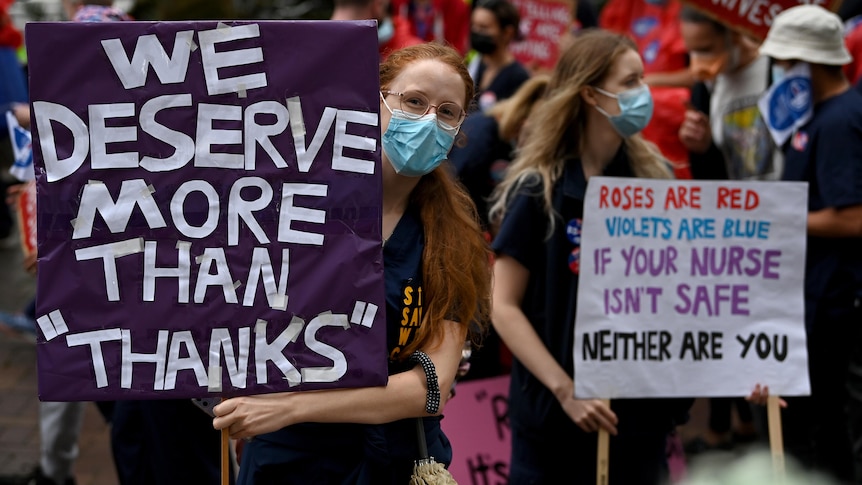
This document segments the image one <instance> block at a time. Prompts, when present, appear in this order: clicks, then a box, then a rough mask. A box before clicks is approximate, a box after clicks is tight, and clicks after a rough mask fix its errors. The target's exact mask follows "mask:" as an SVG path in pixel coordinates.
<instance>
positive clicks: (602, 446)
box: [596, 399, 611, 485]
mask: <svg viewBox="0 0 862 485" xmlns="http://www.w3.org/2000/svg"><path fill="white" fill-rule="evenodd" d="M603 402H604V403H605V404H606V405H607V406H608V407H610V405H611V400H610V399H603ZM598 444H599V446H598V450H597V452H596V485H608V473H609V469H610V467H609V457H610V452H609V451H610V445H611V435H610V434H608V430H606V429H604V428H599V443H598Z"/></svg>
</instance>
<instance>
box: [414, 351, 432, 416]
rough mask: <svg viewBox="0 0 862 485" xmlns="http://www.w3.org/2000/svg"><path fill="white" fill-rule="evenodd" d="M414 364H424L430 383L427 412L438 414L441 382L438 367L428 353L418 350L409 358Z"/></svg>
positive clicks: (426, 378)
mask: <svg viewBox="0 0 862 485" xmlns="http://www.w3.org/2000/svg"><path fill="white" fill-rule="evenodd" d="M408 360H409V361H410V362H412V363H414V364H420V365H422V370H423V371H425V380H426V381H427V385H428V395H427V397H426V398H425V412H427V413H428V414H437V411H438V410H439V409H440V383H439V382H438V381H437V369H436V368H435V367H434V362H432V361H431V357H428V354H426V353H425V352H422V351H421V350H417V351H416V352H414V353H413V354H412V355H410V358H409V359H408Z"/></svg>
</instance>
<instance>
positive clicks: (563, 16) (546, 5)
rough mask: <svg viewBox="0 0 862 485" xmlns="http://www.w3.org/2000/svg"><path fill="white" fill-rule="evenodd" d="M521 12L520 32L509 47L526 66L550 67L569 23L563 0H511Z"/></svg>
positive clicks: (568, 4)
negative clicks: (519, 38) (517, 39)
mask: <svg viewBox="0 0 862 485" xmlns="http://www.w3.org/2000/svg"><path fill="white" fill-rule="evenodd" d="M512 3H513V4H514V5H515V6H516V7H518V11H519V12H520V14H521V25H520V30H521V35H522V36H523V38H522V39H521V40H520V41H518V42H513V43H512V44H511V45H510V46H509V50H510V51H511V52H512V54H513V55H514V56H515V58H516V59H518V61H519V62H520V63H521V64H523V65H524V66H526V67H527V68H528V69H530V70H533V71H536V70H539V71H541V70H551V69H553V68H554V65H555V64H556V63H557V58H558V57H559V55H560V37H561V36H562V35H563V34H564V33H565V32H566V31H567V30H568V29H569V27H570V26H571V23H572V4H571V2H569V1H566V0H512Z"/></svg>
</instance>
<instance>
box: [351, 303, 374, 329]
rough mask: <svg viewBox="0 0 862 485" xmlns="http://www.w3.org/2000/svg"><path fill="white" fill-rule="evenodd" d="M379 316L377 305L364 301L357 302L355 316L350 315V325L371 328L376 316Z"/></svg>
mask: <svg viewBox="0 0 862 485" xmlns="http://www.w3.org/2000/svg"><path fill="white" fill-rule="evenodd" d="M375 315H377V305H375V304H374V303H367V302H364V301H357V302H356V304H355V305H354V306H353V314H352V315H350V323H352V324H355V325H362V326H364V327H368V328H371V325H372V324H373V323H374V316H375Z"/></svg>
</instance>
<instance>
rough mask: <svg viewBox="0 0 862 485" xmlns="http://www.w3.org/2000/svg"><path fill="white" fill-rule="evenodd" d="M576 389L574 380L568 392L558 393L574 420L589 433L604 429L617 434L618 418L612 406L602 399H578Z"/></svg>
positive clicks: (561, 402)
mask: <svg viewBox="0 0 862 485" xmlns="http://www.w3.org/2000/svg"><path fill="white" fill-rule="evenodd" d="M574 389H575V383H574V382H572V385H571V387H570V388H569V389H568V390H567V392H562V393H558V394H557V400H559V401H560V406H562V407H563V410H564V411H565V412H566V414H568V415H569V417H570V418H572V421H574V422H575V424H577V425H578V426H579V427H580V428H581V429H582V430H584V431H586V432H587V433H594V432H596V431H599V430H600V429H604V430H606V431H607V432H608V433H610V434H612V435H616V434H617V422H618V420H617V415H616V414H615V413H614V412H613V411H611V408H610V407H609V406H608V405H607V404H606V403H605V402H604V401H602V400H601V399H578V398H577V397H575V392H574Z"/></svg>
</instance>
